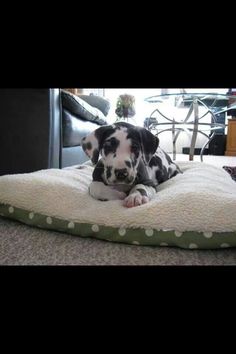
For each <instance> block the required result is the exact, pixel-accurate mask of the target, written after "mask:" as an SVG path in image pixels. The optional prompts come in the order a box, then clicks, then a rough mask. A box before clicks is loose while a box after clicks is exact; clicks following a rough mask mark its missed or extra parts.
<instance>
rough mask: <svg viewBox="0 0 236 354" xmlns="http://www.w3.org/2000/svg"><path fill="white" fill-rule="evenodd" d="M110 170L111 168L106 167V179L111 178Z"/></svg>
mask: <svg viewBox="0 0 236 354" xmlns="http://www.w3.org/2000/svg"><path fill="white" fill-rule="evenodd" d="M111 169H112V167H111V166H107V167H106V176H107V179H108V178H110V177H111Z"/></svg>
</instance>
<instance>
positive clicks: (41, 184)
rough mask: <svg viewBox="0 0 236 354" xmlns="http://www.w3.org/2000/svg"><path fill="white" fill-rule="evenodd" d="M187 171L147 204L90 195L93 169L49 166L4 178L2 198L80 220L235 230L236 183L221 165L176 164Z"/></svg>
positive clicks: (0, 182)
mask: <svg viewBox="0 0 236 354" xmlns="http://www.w3.org/2000/svg"><path fill="white" fill-rule="evenodd" d="M178 164H179V166H180V168H181V170H182V171H183V174H179V175H177V176H176V177H174V178H172V179H170V180H168V181H166V182H165V183H162V184H160V186H159V187H158V192H157V194H156V196H155V197H154V199H153V200H152V201H150V202H149V203H147V204H144V205H142V206H138V207H134V208H125V207H123V206H122V201H120V200H115V201H107V202H101V201H98V200H95V199H93V198H92V197H91V196H90V195H89V194H88V186H89V184H90V182H91V180H92V171H93V167H92V166H89V165H88V164H84V165H82V166H81V167H82V168H80V169H77V168H67V169H62V170H60V169H49V170H41V171H37V172H34V173H29V174H17V175H6V176H3V177H1V178H0V202H1V203H6V204H10V205H14V206H16V207H19V208H23V209H28V210H31V211H35V212H38V213H42V214H46V215H50V216H55V217H58V218H62V219H67V220H72V221H76V222H82V223H93V224H94V223H96V224H101V225H106V226H114V227H120V225H121V224H122V225H123V226H124V227H133V228H137V227H142V228H147V227H151V228H154V229H157V230H167V229H174V230H179V231H187V230H188V231H218V232H222V231H228V232H231V231H236V183H235V182H234V181H233V180H232V179H231V177H230V176H229V175H228V173H227V172H226V171H224V170H223V169H220V168H217V167H214V166H211V165H208V164H205V163H200V162H178Z"/></svg>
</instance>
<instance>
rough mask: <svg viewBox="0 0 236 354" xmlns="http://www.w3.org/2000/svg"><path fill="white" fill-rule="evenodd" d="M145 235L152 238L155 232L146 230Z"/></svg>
mask: <svg viewBox="0 0 236 354" xmlns="http://www.w3.org/2000/svg"><path fill="white" fill-rule="evenodd" d="M145 234H146V235H147V236H148V237H150V236H153V234H154V231H153V229H146V230H145Z"/></svg>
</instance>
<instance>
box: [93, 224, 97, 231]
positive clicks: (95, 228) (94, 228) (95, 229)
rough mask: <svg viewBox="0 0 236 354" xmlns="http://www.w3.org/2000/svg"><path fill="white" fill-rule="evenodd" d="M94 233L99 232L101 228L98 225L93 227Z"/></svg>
mask: <svg viewBox="0 0 236 354" xmlns="http://www.w3.org/2000/svg"><path fill="white" fill-rule="evenodd" d="M92 231H93V232H98V231H99V226H98V225H96V224H95V225H92Z"/></svg>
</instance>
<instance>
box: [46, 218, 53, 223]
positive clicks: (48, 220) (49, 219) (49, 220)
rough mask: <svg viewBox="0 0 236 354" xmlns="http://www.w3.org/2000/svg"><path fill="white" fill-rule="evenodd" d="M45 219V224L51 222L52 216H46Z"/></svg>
mask: <svg viewBox="0 0 236 354" xmlns="http://www.w3.org/2000/svg"><path fill="white" fill-rule="evenodd" d="M46 221H47V224H52V218H51V217H50V216H48V217H47V219H46Z"/></svg>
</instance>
